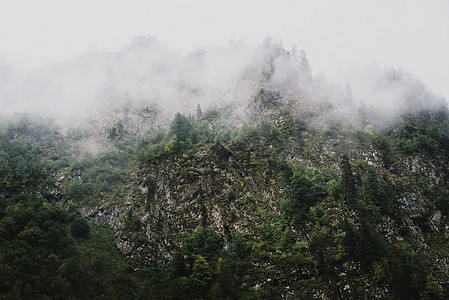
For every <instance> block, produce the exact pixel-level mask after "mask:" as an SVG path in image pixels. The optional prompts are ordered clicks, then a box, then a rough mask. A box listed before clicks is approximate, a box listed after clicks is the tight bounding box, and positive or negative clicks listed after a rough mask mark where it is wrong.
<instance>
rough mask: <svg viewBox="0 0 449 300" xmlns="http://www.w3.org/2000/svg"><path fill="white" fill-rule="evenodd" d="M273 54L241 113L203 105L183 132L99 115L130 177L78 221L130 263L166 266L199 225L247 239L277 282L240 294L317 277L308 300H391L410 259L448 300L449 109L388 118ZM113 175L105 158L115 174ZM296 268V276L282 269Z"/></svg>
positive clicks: (248, 82)
mask: <svg viewBox="0 0 449 300" xmlns="http://www.w3.org/2000/svg"><path fill="white" fill-rule="evenodd" d="M275 53H277V54H273V55H272V57H270V58H269V59H265V60H263V62H262V63H261V64H260V65H252V66H251V68H249V69H248V72H247V73H245V75H244V76H243V77H242V78H244V80H243V81H244V83H243V85H245V95H247V91H248V90H250V89H251V88H252V89H253V93H252V94H251V95H250V96H249V97H248V98H247V99H246V101H243V102H242V103H232V102H231V103H228V104H226V105H222V106H217V107H215V108H213V109H212V111H207V110H204V112H202V111H201V108H200V107H199V105H198V107H199V109H198V108H197V112H198V111H201V114H197V117H196V118H194V117H186V116H181V115H180V114H179V115H177V116H176V117H175V118H178V121H180V122H179V124H184V125H185V126H180V127H181V128H177V127H176V126H171V125H170V126H169V125H168V124H169V121H168V119H167V118H166V116H163V113H162V115H159V112H158V111H157V110H156V109H154V110H151V109H150V106H145V105H144V106H139V107H134V108H133V107H132V106H127V105H124V106H120V105H119V106H118V108H117V109H116V111H115V113H114V114H111V115H109V116H107V115H105V114H101V115H99V116H97V117H96V118H95V119H94V121H92V122H91V123H92V124H91V126H94V127H95V128H96V129H97V130H98V131H99V133H98V134H97V136H99V137H102V142H101V143H103V144H106V145H112V146H111V147H115V148H117V149H119V150H120V151H122V152H126V151H128V152H126V155H125V156H126V159H127V161H128V167H129V165H131V164H133V165H132V168H128V169H126V172H128V173H129V174H128V173H126V176H124V177H126V179H125V180H122V182H120V181H118V182H119V184H120V185H121V190H120V192H117V191H115V192H114V193H112V192H109V194H108V193H104V194H101V193H100V197H99V198H98V199H94V200H93V201H91V202H90V203H89V205H81V210H82V212H83V214H84V215H85V216H86V217H88V218H89V219H91V220H93V221H95V222H97V223H100V224H106V225H109V226H111V227H112V228H113V229H114V230H115V231H116V239H117V245H118V247H119V248H120V249H121V250H122V251H123V253H125V254H126V255H127V256H129V257H132V258H133V259H135V260H137V261H139V262H141V263H143V264H146V265H162V264H164V263H166V262H168V261H170V260H171V259H172V258H174V255H175V253H176V252H177V251H178V250H179V249H182V247H183V242H185V241H186V239H185V238H186V237H187V236H189V235H192V234H193V233H195V230H196V229H197V228H198V227H203V228H208V229H211V230H213V232H215V233H216V234H217V235H218V236H219V238H220V240H221V241H222V243H223V244H224V245H228V244H229V243H230V241H232V239H233V237H234V236H236V233H241V234H243V235H244V236H245V237H246V238H247V240H250V241H251V242H252V243H253V244H252V250H251V251H253V252H254V253H256V254H254V253H253V254H254V255H255V258H254V260H253V261H252V262H251V264H252V267H254V268H255V269H256V270H259V272H260V273H263V271H261V270H265V269H266V270H270V271H267V272H266V273H263V274H264V275H260V276H259V277H257V274H256V275H255V276H254V279H253V278H252V277H251V276H249V277H248V278H246V279H245V280H247V281H246V283H247V284H248V285H249V286H251V289H254V290H257V289H258V288H259V287H266V286H270V285H273V286H276V284H278V285H279V286H282V288H283V291H282V295H284V296H285V297H289V296H290V295H293V294H291V292H290V288H291V287H290V286H291V285H293V284H296V283H298V282H300V283H298V285H296V287H292V288H291V290H295V289H296V291H298V290H301V289H302V288H304V287H305V286H306V285H308V282H313V280H315V279H316V280H324V281H322V282H319V283H318V284H317V285H318V286H319V287H316V288H315V287H311V289H313V291H312V292H310V293H308V294H304V295H308V296H310V295H314V296H315V297H320V298H323V299H327V298H335V297H337V298H338V297H340V298H344V296H347V297H348V298H351V297H352V295H355V294H354V291H356V290H357V293H359V294H363V295H376V297H378V298H382V297H384V296H385V297H389V296H391V295H393V294H392V293H391V286H388V284H391V282H394V280H395V279H394V278H391V276H390V275H389V274H388V273H389V272H390V273H392V272H394V270H393V269H394V268H395V267H398V266H399V267H401V266H403V261H401V259H402V260H407V259H409V258H407V257H406V255H405V254H407V255H410V257H412V258H413V259H416V260H417V261H418V260H419V259H420V257H419V255H421V253H424V252H423V251H428V252H425V253H426V255H427V257H428V262H429V263H428V265H427V268H428V269H429V270H431V271H429V273H428V274H427V275H428V278H427V279H425V280H427V282H428V283H429V285H430V284H433V283H435V282H436V283H435V286H437V288H436V289H442V287H443V286H444V285H447V284H448V282H449V276H447V273H448V270H449V268H448V265H449V264H448V263H447V262H448V261H449V250H448V249H446V248H444V247H443V246H441V245H437V246H435V244H438V243H437V242H436V241H435V239H436V238H435V237H440V236H444V235H446V236H447V234H448V232H449V227H448V224H449V223H448V217H449V216H448V215H449V204H447V203H449V197H448V194H449V193H448V190H447V186H448V184H449V171H448V167H447V166H448V165H449V155H448V154H449V153H448V150H447V147H446V146H449V126H448V125H447V124H448V116H447V109H444V108H443V109H433V108H432V107H426V104H425V103H421V105H420V107H421V108H423V109H424V110H423V111H414V110H410V111H407V110H406V111H405V112H406V114H405V115H404V116H399V115H397V116H395V118H389V117H388V118H387V116H384V115H380V114H381V113H380V112H379V111H376V110H375V109H370V108H366V107H365V105H364V104H363V105H360V106H358V105H356V104H355V103H354V99H353V97H352V95H351V91H350V90H349V91H347V92H341V93H338V92H337V93H328V92H326V90H325V89H324V88H323V86H324V85H325V84H324V83H323V82H317V81H313V79H312V78H311V76H310V72H308V71H307V70H308V69H307V68H306V69H304V68H303V69H302V71H301V72H302V73H301V72H299V71H298V70H296V71H298V72H296V71H295V69H294V68H293V69H292V70H286V69H284V71H285V72H287V71H288V72H287V73H288V74H290V75H291V74H293V75H294V78H293V79H292V77H289V76H290V75H288V76H287V75H286V74H281V73H279V72H280V69H279V67H280V64H281V65H282V63H281V62H280V61H279V59H280V58H282V59H284V60H289V59H291V57H289V56H288V54H287V53H286V52H282V51H280V52H279V51H278V52H276V51H275ZM287 58H288V59H287ZM306 71H307V72H306ZM295 72H296V73H295ZM304 72H305V73H304ZM301 74H302V75H301ZM293 75H291V76H293ZM283 76H284V77H285V76H287V77H288V78H289V80H288V81H285V80H284V79H285V78H284V77H283ZM282 78H284V79H282ZM298 83H300V85H298ZM394 85H395V87H397V85H400V83H398V82H395V83H394ZM404 85H405V86H409V85H410V82H405V83H404ZM327 88H329V89H330V88H331V87H330V86H327ZM347 89H348V88H347ZM331 96H332V97H331ZM429 97H430V98H431V100H432V99H433V100H435V99H434V97H433V96H432V95H430V96H429ZM429 97H424V98H423V99H424V100H425V99H428V98H429ZM239 100H241V98H239ZM400 100H401V101H403V103H402V104H401V105H406V103H407V101H409V100H407V99H400ZM424 100H422V101H424ZM413 101H415V102H416V101H418V100H416V98H413ZM430 102H435V101H430ZM431 106H434V105H433V104H432V105H431ZM431 108H432V109H433V110H432V109H431ZM142 109H143V110H142ZM173 122H174V121H173ZM173 122H172V124H173ZM179 124H178V125H179ZM175 127H176V128H177V129H176V128H175ZM178 127H179V126H178ZM176 130H178V131H179V132H178V133H177V132H176ZM158 134H159V135H158ZM134 136H136V138H135V139H133V138H134ZM139 139H140V140H139ZM136 140H137V142H136V144H138V146H135V145H136V144H133V145H134V146H129V145H128V143H129V144H132V142H135V141H136ZM130 141H132V142H130ZM127 147H129V148H131V150H129V148H127ZM133 147H134V148H133ZM123 149H125V150H126V149H128V150H126V151H125V150H123ZM119 150H117V151H119ZM114 151H115V150H114ZM111 153H113V152H111ZM142 153H143V154H142ZM111 156H113V155H111ZM142 157H143V158H142ZM115 165H116V163H115V161H114V158H113V159H109V158H108V165H107V167H108V168H110V169H114V168H115V167H116V166H115ZM112 173H113V172H112ZM95 174H97V173H95ZM101 176H103V174H102V173H100V174H98V175H96V178H100V177H101ZM73 177H74V178H75V177H78V178H82V177H83V175H82V172H81V173H80V172H74V173H73ZM295 184H296V186H295ZM295 189H296V190H295ZM310 195H313V197H312V196H310ZM295 201H296V202H295ZM270 230H272V231H273V232H271V233H267V232H270ZM270 234H271V237H270V238H272V240H270V241H269V242H267V243H268V245H267V244H264V243H265V242H266V241H264V240H263V239H264V238H266V237H264V235H266V236H270ZM276 238H278V240H280V241H278V242H279V243H278V244H276V245H272V244H273V243H274V242H273V240H276ZM270 243H271V244H270ZM289 243H291V244H289ZM326 243H327V244H326ZM323 245H325V246H323ZM320 247H325V250H323V249H321V248H320ZM432 247H436V248H435V249H438V250H435V251H434V250H428V249H434V248H432ZM410 249H411V250H410ZM257 251H259V252H257ZM294 251H297V252H294ZM401 251H402V252H401ZM376 252H378V253H376ZM292 253H295V254H292ZM379 253H380V254H379ZM398 253H399V254H398ZM404 253H405V254H404ZM417 253H420V254H419V255H418V254H417ZM403 254H404V255H405V256H404V257H402V256H401V255H403ZM257 255H260V257H258V256H257ZM277 255H278V256H279V257H280V258H279V257H278V258H279V261H276V260H275V259H274V258H273V257H277ZM295 255H297V256H295ZM351 255H352V256H354V257H356V258H354V259H353V258H352V257H351ZM395 255H396V256H395ZM292 257H294V259H298V261H299V262H298V261H295V260H294V259H293V261H294V262H295V263H298V265H300V266H301V267H298V266H296V265H295V266H294V265H288V266H283V265H282V260H283V259H292ZM366 257H367V258H366ZM386 257H389V258H391V257H394V259H391V260H390V261H389V260H387V259H386ZM410 259H411V258H410ZM312 261H313V263H312ZM209 263H210V262H209ZM404 264H406V263H404ZM323 265H325V267H323ZM280 266H283V267H284V268H285V270H279V268H282V267H280ZM326 268H329V269H326ZM440 271H441V272H442V273H444V274H446V275H444V276H443V275H441V274H440V273H439V272H440ZM276 272H277V273H276ZM282 272H285V274H284V273H282ZM401 272H402V271H401ZM286 273H288V275H286ZM405 273H406V272H405ZM323 274H324V275H323ZM332 274H333V275H335V276H333V275H332ZM438 274H440V275H441V276H440V275H438ZM326 276H329V277H326ZM332 276H333V277H332ZM404 276H405V277H407V276H406V275H404ZM373 277H375V279H373ZM317 278H318V279H317ZM323 278H324V279H323ZM329 278H332V279H329ZM354 278H356V279H354ZM326 280H327V281H326ZM404 280H405V281H407V278H406V279H404ZM331 281H332V284H334V285H335V286H337V287H336V288H335V289H337V291H336V290H335V289H334V290H333V289H332V288H330V287H329V286H331V285H332V284H329V283H330V282H331ZM323 282H326V284H323ZM422 282H423V281H422V280H421V283H422ZM421 283H420V284H421ZM302 284H303V285H304V286H303V285H302ZM401 284H402V283H401ZM426 284H427V283H426ZM368 290H369V291H370V292H369V293H368V292H366V293H365V291H368ZM298 297H301V295H300V296H298ZM304 297H305V298H307V297H306V296H304ZM366 298H369V297H368V296H366Z"/></svg>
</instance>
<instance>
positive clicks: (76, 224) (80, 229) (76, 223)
mask: <svg viewBox="0 0 449 300" xmlns="http://www.w3.org/2000/svg"><path fill="white" fill-rule="evenodd" d="M70 232H71V233H72V235H73V236H74V237H78V238H87V237H88V236H89V234H90V227H89V224H88V223H87V222H86V220H85V219H83V218H76V219H75V220H73V222H72V224H71V225H70Z"/></svg>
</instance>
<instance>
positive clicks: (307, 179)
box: [281, 168, 333, 226]
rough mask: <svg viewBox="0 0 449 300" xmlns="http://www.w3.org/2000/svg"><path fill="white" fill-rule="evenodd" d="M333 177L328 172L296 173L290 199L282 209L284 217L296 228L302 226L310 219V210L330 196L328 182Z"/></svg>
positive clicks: (306, 171) (303, 170) (290, 186)
mask: <svg viewBox="0 0 449 300" xmlns="http://www.w3.org/2000/svg"><path fill="white" fill-rule="evenodd" d="M332 178H333V175H332V174H330V173H328V172H327V170H324V169H323V170H321V171H319V170H310V169H306V168H303V169H302V170H299V171H297V172H295V173H294V174H293V175H292V177H291V179H290V185H289V199H288V201H287V202H286V203H285V204H284V205H283V206H282V207H281V209H282V212H283V214H284V216H285V217H286V218H287V219H289V220H291V221H292V224H294V225H295V226H301V225H303V224H304V223H305V222H306V221H308V220H309V217H310V208H311V207H313V206H314V205H315V204H316V203H319V202H321V201H323V200H324V199H325V198H326V197H327V196H328V187H327V182H328V181H330V180H331V179H332Z"/></svg>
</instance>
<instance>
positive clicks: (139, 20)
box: [0, 0, 449, 98]
mask: <svg viewBox="0 0 449 300" xmlns="http://www.w3.org/2000/svg"><path fill="white" fill-rule="evenodd" d="M137 35H154V36H156V37H157V38H158V39H159V40H160V41H163V42H165V43H166V44H167V45H168V46H169V47H170V48H172V49H177V50H180V51H182V52H184V53H186V52H188V51H191V50H193V49H195V48H197V47H207V46H223V45H226V44H227V43H228V41H229V40H231V39H234V40H240V39H242V40H244V41H247V42H250V43H261V42H262V40H263V39H264V38H265V37H266V36H271V37H273V38H275V39H281V40H282V41H283V44H284V47H285V48H287V49H290V48H291V47H292V45H297V46H298V48H303V49H305V50H306V52H307V55H308V58H309V61H310V63H311V65H312V68H313V71H314V72H317V71H323V72H325V73H326V74H327V75H329V76H331V77H333V76H335V74H336V73H337V70H339V68H340V67H347V66H351V65H352V64H355V65H356V66H359V67H362V66H363V65H366V64H370V63H372V62H378V63H379V64H381V65H393V66H402V67H403V68H404V69H405V70H408V71H410V72H412V73H413V74H414V75H415V76H417V77H418V78H420V79H421V80H423V82H424V83H426V84H427V85H428V86H429V87H430V88H431V89H432V90H433V91H434V92H436V93H442V94H443V95H444V96H445V97H446V98H449V1H447V0H402V1H399V0H371V1H368V0H366V1H363V0H338V1H337V0H326V1H324V0H310V1H301V0H297V1H293V0H272V1H264V0H258V1H257V0H254V1H253V0H238V1H237V0H223V1H219V0H175V1H170V0H162V1H155V0H147V1H144V0H122V1H119V0H71V1H68V0H39V1H36V0H29V1H28V0H0V55H2V56H3V59H5V60H7V61H10V62H12V63H13V64H14V65H16V66H19V67H21V68H23V69H26V70H32V69H34V68H38V67H40V66H42V65H44V64H49V63H53V62H57V61H62V60H67V59H71V58H75V57H77V56H78V55H81V54H85V53H87V52H89V51H92V50H108V51H118V50H120V49H121V48H122V47H124V46H125V45H127V44H129V43H130V42H131V41H132V38H133V37H134V36H137Z"/></svg>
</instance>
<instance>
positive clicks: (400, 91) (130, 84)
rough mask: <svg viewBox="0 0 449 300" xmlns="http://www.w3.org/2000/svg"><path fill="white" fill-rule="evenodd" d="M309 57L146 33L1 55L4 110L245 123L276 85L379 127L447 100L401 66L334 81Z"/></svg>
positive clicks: (277, 44) (299, 100) (296, 99)
mask: <svg viewBox="0 0 449 300" xmlns="http://www.w3.org/2000/svg"><path fill="white" fill-rule="evenodd" d="M307 55H308V54H307V53H306V51H304V50H303V49H298V47H296V46H294V47H293V48H292V49H289V50H286V49H284V47H283V46H282V42H281V41H280V40H273V39H271V38H266V39H265V40H263V41H261V42H260V43H259V44H257V45H252V44H250V43H246V42H244V41H238V42H236V41H230V42H229V43H228V45H227V46H224V47H209V48H198V49H196V50H194V51H192V52H190V53H187V54H182V53H180V52H177V51H175V50H172V49H170V48H169V47H168V46H167V45H166V44H165V43H162V42H160V41H159V40H158V39H157V38H155V37H153V36H138V37H135V38H134V39H133V40H132V41H131V42H130V44H129V45H127V46H124V47H123V48H122V49H121V50H120V51H116V52H106V51H92V52H90V53H87V54H84V55H81V56H79V57H78V58H75V59H72V60H68V61H65V62H60V63H54V64H50V65H47V66H44V67H42V68H39V69H37V70H35V71H33V72H30V73H20V72H19V71H17V70H16V69H15V68H14V66H13V65H12V64H10V63H8V62H7V61H6V60H0V82H1V85H2V88H1V91H0V105H1V107H2V109H1V115H2V116H3V117H7V116H12V115H17V114H23V113H26V114H37V115H41V116H45V117H47V118H51V119H53V120H55V121H56V122H57V123H58V124H61V125H63V126H75V125H76V124H79V123H82V122H84V121H86V120H88V119H95V118H96V117H97V116H98V115H111V112H112V111H113V110H114V109H116V108H117V107H120V106H123V105H125V104H127V105H140V106H144V107H151V109H152V110H154V111H155V112H157V114H158V118H157V119H158V121H157V122H158V124H159V125H160V124H168V123H169V122H170V120H171V118H172V117H173V116H174V114H176V113H177V112H181V113H183V114H185V115H189V114H194V112H195V109H196V107H197V105H198V104H200V105H201V107H202V108H203V109H208V108H211V107H224V106H229V107H231V111H232V118H233V120H231V121H233V122H234V123H237V124H243V123H245V122H246V121H247V119H249V117H250V115H251V114H252V112H251V110H248V106H250V104H251V101H252V100H253V98H254V96H255V95H256V94H257V92H258V91H259V90H260V89H268V90H271V91H274V92H278V93H280V95H281V97H282V101H283V102H284V103H286V104H288V105H289V106H291V107H292V108H293V109H294V110H296V112H297V113H298V114H299V115H302V116H304V118H305V119H307V121H309V122H312V124H315V125H317V126H325V125H324V124H325V121H323V115H324V116H327V117H329V115H334V116H338V117H341V118H343V119H345V120H348V121H349V122H352V123H354V124H357V123H358V122H359V120H357V118H355V117H354V116H355V115H357V111H358V110H359V109H360V108H361V107H363V108H364V109H367V110H368V111H369V112H370V113H371V115H373V116H374V115H376V116H377V123H378V124H377V125H379V126H380V125H381V124H380V123H385V124H389V123H391V121H392V120H393V119H394V118H395V117H397V116H399V115H401V114H402V113H405V112H413V111H419V110H422V109H437V108H441V107H445V106H446V105H447V101H446V100H445V99H444V98H443V97H442V96H441V95H436V94H434V93H433V92H432V91H430V89H429V88H427V87H426V86H425V85H424V84H423V83H422V82H421V81H420V80H419V79H417V78H415V77H414V76H413V75H412V74H410V73H409V72H407V71H405V70H402V69H401V68H395V67H389V66H380V65H379V64H371V65H367V66H365V67H363V68H358V67H355V66H351V67H347V68H342V69H341V71H340V72H339V76H338V78H337V79H336V80H335V79H331V78H330V77H328V76H327V75H326V74H324V73H315V74H314V73H313V72H312V70H313V62H309V60H308V58H307ZM322 107H327V109H326V111H323V110H322ZM310 115H315V117H310ZM327 117H324V119H326V118H327ZM153 125H154V124H153Z"/></svg>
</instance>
